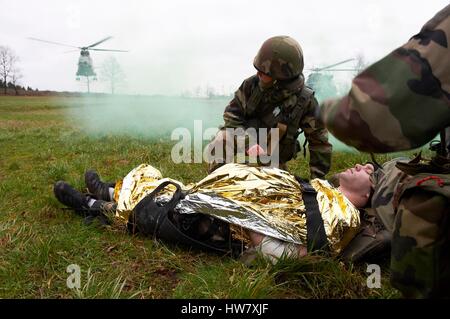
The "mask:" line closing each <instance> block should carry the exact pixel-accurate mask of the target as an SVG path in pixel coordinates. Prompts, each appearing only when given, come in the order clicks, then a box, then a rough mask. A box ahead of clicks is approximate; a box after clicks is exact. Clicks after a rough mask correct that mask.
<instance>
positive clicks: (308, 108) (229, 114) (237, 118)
mask: <svg viewBox="0 0 450 319" xmlns="http://www.w3.org/2000/svg"><path fill="white" fill-rule="evenodd" d="M253 65H254V67H255V68H256V70H257V74H256V75H254V76H252V77H250V78H248V79H246V80H244V82H243V83H242V85H241V86H240V87H239V89H238V91H237V92H236V93H235V96H234V98H233V100H231V102H230V103H229V104H228V106H227V107H226V108H225V112H224V115H223V118H224V122H225V123H224V125H223V127H222V128H221V130H220V131H219V133H218V134H217V135H216V138H215V139H214V141H213V142H211V143H210V145H209V147H210V148H220V147H225V145H226V143H228V148H226V149H225V153H226V154H224V155H225V156H223V157H220V156H218V158H214V157H213V158H211V159H210V162H212V163H210V166H209V168H208V171H209V172H212V171H213V170H214V169H216V168H217V167H218V166H220V165H222V164H223V163H225V162H229V161H232V160H230V159H229V157H230V153H235V152H236V149H235V148H234V147H233V146H229V145H230V141H231V140H232V139H234V137H233V136H230V134H227V132H226V129H236V128H243V129H248V128H254V129H256V130H257V131H258V130H259V129H266V130H267V135H269V134H268V131H269V129H270V128H278V129H279V131H278V132H279V138H278V141H274V145H275V144H278V143H279V144H278V148H277V151H278V153H279V162H280V164H281V167H283V168H286V166H285V164H286V162H288V161H289V160H291V159H293V158H295V157H296V155H297V153H298V152H299V151H300V145H299V143H298V141H297V138H298V136H299V134H300V133H301V132H303V133H304V134H305V138H306V141H307V142H308V143H309V154H310V160H309V164H310V177H311V179H313V178H323V177H324V176H325V175H326V174H327V173H328V171H329V169H330V164H331V150H332V146H331V144H330V143H328V134H327V131H326V130H325V128H324V127H323V125H322V124H321V123H320V122H319V121H318V120H317V118H316V115H315V114H316V113H317V108H318V103H317V100H316V98H315V97H314V91H312V90H311V89H310V88H308V87H307V86H305V84H304V77H303V74H302V72H303V52H302V49H301V47H300V45H299V44H298V43H297V41H295V40H294V39H293V38H290V37H288V36H276V37H273V38H270V39H268V40H267V41H265V42H264V43H263V45H262V47H261V49H260V50H259V52H258V54H257V55H256V57H255V60H254V64H253ZM261 138H262V137H261ZM268 139H270V137H267V138H266V141H263V142H261V141H258V143H259V144H264V143H266V144H264V145H269V144H270V143H269V141H267V140H268ZM306 141H305V142H306ZM249 146H250V147H251V146H252V145H249ZM274 148H275V147H274ZM227 152H228V153H227ZM268 153H271V152H268ZM231 155H233V154H231ZM231 157H232V156H231Z"/></svg>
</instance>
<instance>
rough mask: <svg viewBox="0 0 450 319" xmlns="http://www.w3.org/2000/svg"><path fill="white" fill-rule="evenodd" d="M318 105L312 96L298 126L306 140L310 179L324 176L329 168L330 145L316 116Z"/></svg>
mask: <svg viewBox="0 0 450 319" xmlns="http://www.w3.org/2000/svg"><path fill="white" fill-rule="evenodd" d="M318 107H319V105H318V103H317V100H316V98H315V97H313V98H312V100H311V103H310V105H309V108H308V112H307V113H306V115H305V116H304V117H303V119H302V121H301V123H300V128H301V129H303V132H304V134H305V138H306V140H307V141H308V149H309V157H310V158H309V168H310V175H311V179H313V178H324V177H325V175H326V174H327V173H328V171H329V170H330V166H331V152H332V149H333V147H332V145H331V144H330V143H329V142H328V131H327V130H326V129H325V127H324V125H323V123H322V122H321V121H320V119H319V118H317V115H316V114H317V109H318Z"/></svg>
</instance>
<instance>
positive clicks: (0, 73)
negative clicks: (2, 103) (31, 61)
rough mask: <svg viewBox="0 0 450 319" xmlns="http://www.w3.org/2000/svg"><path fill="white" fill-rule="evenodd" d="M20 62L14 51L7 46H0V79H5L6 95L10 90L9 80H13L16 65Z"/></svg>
mask: <svg viewBox="0 0 450 319" xmlns="http://www.w3.org/2000/svg"><path fill="white" fill-rule="evenodd" d="M18 61H19V58H18V56H17V55H16V54H15V53H14V51H13V50H12V49H11V48H9V47H6V46H0V78H2V79H3V83H4V86H5V94H6V93H7V88H8V79H10V78H11V75H12V73H13V70H14V69H15V65H16V63H17V62H18Z"/></svg>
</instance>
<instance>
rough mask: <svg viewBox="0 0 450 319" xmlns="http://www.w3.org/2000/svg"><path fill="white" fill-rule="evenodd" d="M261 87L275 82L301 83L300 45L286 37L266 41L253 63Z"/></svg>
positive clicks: (301, 59)
mask: <svg viewBox="0 0 450 319" xmlns="http://www.w3.org/2000/svg"><path fill="white" fill-rule="evenodd" d="M253 65H254V67H255V68H256V70H257V71H258V72H257V75H258V78H259V80H260V82H262V84H263V85H266V86H269V85H271V84H273V83H275V82H292V81H298V80H302V81H303V66H304V64H303V51H302V48H301V47H300V44H299V43H298V42H297V41H296V40H294V39H293V38H291V37H288V36H276V37H272V38H269V39H268V40H266V41H265V42H264V43H263V45H262V46H261V48H260V49H259V51H258V54H257V55H256V57H255V60H254V61H253Z"/></svg>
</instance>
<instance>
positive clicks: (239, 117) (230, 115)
mask: <svg viewBox="0 0 450 319" xmlns="http://www.w3.org/2000/svg"><path fill="white" fill-rule="evenodd" d="M247 86H248V85H247V83H246V81H244V82H243V83H242V84H241V86H240V87H239V89H238V90H237V91H236V93H235V94H234V98H233V99H232V100H231V101H230V103H228V105H227V107H226V108H225V112H224V113H223V120H224V125H223V126H222V128H236V127H243V126H245V124H246V120H245V101H246V94H245V93H246V92H245V91H246V89H247Z"/></svg>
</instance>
